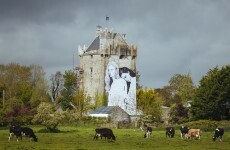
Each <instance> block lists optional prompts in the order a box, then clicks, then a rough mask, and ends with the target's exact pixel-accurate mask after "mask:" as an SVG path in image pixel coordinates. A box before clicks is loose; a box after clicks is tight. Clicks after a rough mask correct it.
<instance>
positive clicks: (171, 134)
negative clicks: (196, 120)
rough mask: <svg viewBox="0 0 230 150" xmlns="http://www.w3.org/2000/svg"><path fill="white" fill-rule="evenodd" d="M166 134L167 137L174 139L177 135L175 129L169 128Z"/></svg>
mask: <svg viewBox="0 0 230 150" xmlns="http://www.w3.org/2000/svg"><path fill="white" fill-rule="evenodd" d="M165 134H166V137H170V138H173V137H174V135H175V129H174V128H173V127H167V128H166V133H165Z"/></svg>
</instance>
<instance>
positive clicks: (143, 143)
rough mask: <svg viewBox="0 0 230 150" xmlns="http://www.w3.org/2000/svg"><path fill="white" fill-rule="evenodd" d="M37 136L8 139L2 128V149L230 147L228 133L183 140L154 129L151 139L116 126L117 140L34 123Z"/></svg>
mask: <svg viewBox="0 0 230 150" xmlns="http://www.w3.org/2000/svg"><path fill="white" fill-rule="evenodd" d="M31 128H32V129H33V130H34V131H35V134H36V135H37V137H38V142H30V141H29V139H26V138H23V140H22V141H19V142H16V141H12V142H8V135H9V134H8V133H9V130H8V129H0V149H1V150H30V149H31V150H32V149H33V150H59V149H60V150H63V149H65V150H118V149H119V150H142V149H145V150H146V149H156V150H158V149H159V150H161V149H162V150H172V149H175V150H180V149H181V150H209V149H219V150H227V149H229V147H230V134H229V132H225V135H224V139H223V142H220V141H219V140H217V141H216V142H213V141H212V135H213V132H209V131H208V132H202V135H201V140H195V139H193V140H182V139H180V135H179V130H176V134H175V138H166V137H165V131H163V130H158V129H153V134H152V135H151V137H150V138H148V139H145V138H144V132H142V131H140V130H139V129H113V132H114V134H115V136H116V141H115V142H114V141H107V140H104V139H102V140H101V139H98V140H93V137H94V134H95V131H94V129H95V128H94V127H75V126H61V127H60V128H59V130H60V132H58V133H44V132H41V131H44V128H43V127H41V126H31Z"/></svg>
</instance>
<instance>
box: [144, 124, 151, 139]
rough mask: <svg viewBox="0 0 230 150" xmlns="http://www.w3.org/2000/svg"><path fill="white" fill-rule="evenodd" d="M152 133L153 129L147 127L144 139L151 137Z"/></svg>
mask: <svg viewBox="0 0 230 150" xmlns="http://www.w3.org/2000/svg"><path fill="white" fill-rule="evenodd" d="M152 131H153V129H152V127H147V128H146V132H145V134H144V138H148V137H150V135H151V134H152Z"/></svg>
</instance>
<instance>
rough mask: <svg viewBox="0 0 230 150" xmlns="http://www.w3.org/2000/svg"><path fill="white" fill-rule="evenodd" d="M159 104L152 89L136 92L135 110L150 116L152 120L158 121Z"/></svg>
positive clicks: (159, 114)
mask: <svg viewBox="0 0 230 150" xmlns="http://www.w3.org/2000/svg"><path fill="white" fill-rule="evenodd" d="M160 105H161V103H160V100H159V98H158V95H157V94H156V93H154V91H153V89H146V90H143V89H138V90H137V109H139V110H141V111H142V112H143V113H144V114H145V115H151V117H152V119H153V120H157V121H159V120H160V118H161V107H160Z"/></svg>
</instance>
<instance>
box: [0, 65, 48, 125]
mask: <svg viewBox="0 0 230 150" xmlns="http://www.w3.org/2000/svg"><path fill="white" fill-rule="evenodd" d="M44 78H45V73H44V71H43V69H42V67H41V66H38V65H31V66H21V65H19V64H16V63H10V64H7V65H0V89H1V90H4V99H5V103H6V108H3V109H4V110H2V112H3V114H4V116H5V118H4V119H5V120H9V119H8V118H9V117H14V119H17V120H18V121H19V122H25V118H26V120H27V121H28V122H29V121H30V120H29V118H31V115H33V114H34V112H35V108H36V107H37V106H38V105H39V103H40V102H41V101H49V96H48V94H47V86H46V81H45V79H44ZM16 103H18V104H19V103H20V105H18V106H17V107H15V105H14V104H16ZM21 103H22V104H21ZM11 105H12V106H11Z"/></svg>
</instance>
